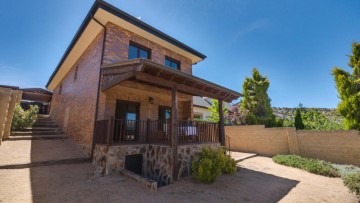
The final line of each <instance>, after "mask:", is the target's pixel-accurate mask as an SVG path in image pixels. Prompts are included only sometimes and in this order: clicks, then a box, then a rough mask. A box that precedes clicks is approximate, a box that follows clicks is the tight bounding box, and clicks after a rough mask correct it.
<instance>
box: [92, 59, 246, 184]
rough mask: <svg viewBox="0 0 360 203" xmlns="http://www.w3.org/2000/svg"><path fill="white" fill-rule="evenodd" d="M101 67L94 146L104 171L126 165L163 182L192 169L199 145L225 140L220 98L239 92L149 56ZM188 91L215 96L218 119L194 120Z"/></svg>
mask: <svg viewBox="0 0 360 203" xmlns="http://www.w3.org/2000/svg"><path fill="white" fill-rule="evenodd" d="M101 71H102V72H101V76H102V79H101V91H100V92H99V104H98V109H97V112H96V113H97V114H96V115H97V118H96V122H95V130H94V150H93V151H94V157H95V158H94V160H95V161H97V162H99V161H101V160H105V161H106V167H105V168H106V170H107V171H106V173H111V172H112V171H121V170H123V169H125V170H130V171H132V172H134V173H137V174H139V175H141V176H144V177H147V178H150V179H152V180H155V181H157V183H158V186H162V185H167V184H169V183H172V182H173V181H174V180H177V179H179V178H180V177H182V176H188V175H190V173H191V161H192V160H193V159H196V157H197V156H198V154H199V152H200V151H201V149H202V148H203V147H214V148H217V147H219V146H220V144H222V145H224V144H225V135H224V125H223V123H224V121H223V109H222V108H223V102H224V101H225V102H231V101H232V100H234V99H237V98H238V97H239V96H240V93H237V92H235V91H232V90H229V89H227V88H224V87H221V86H219V85H217V84H214V83H211V82H209V81H206V80H203V79H201V78H197V77H195V76H193V75H191V74H187V73H184V72H182V71H181V70H174V69H171V68H169V67H166V66H164V65H161V64H158V63H155V62H153V61H150V60H147V59H133V60H129V61H125V62H121V63H115V64H110V65H105V66H102V69H101ZM192 96H206V97H210V98H214V99H217V100H218V101H219V118H220V121H219V122H216V123H215V122H205V121H194V120H193V112H192ZM104 157H105V158H104ZM127 166H128V168H127ZM130 166H131V167H133V166H134V167H135V166H136V169H132V168H131V167H130Z"/></svg>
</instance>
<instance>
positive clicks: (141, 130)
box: [95, 118, 219, 146]
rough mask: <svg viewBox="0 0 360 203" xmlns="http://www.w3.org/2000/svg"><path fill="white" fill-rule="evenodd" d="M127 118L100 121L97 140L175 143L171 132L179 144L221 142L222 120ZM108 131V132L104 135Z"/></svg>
mask: <svg viewBox="0 0 360 203" xmlns="http://www.w3.org/2000/svg"><path fill="white" fill-rule="evenodd" d="M171 123H172V122H171V121H169V120H150V119H148V120H146V121H143V120H123V119H114V118H110V119H108V120H100V121H97V122H96V131H95V142H96V143H97V144H103V145H108V146H109V145H128V144H161V145H171V143H172V142H173V141H172V137H171V132H173V131H175V133H176V136H175V139H176V140H174V141H175V142H176V143H177V144H178V145H186V144H200V143H218V142H219V136H218V135H219V124H218V123H215V122H204V121H189V120H186V121H177V122H176V125H175V129H174V130H173V129H172V128H174V126H172V125H171ZM104 135H105V136H104Z"/></svg>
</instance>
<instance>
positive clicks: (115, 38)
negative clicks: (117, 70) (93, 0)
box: [104, 23, 192, 74]
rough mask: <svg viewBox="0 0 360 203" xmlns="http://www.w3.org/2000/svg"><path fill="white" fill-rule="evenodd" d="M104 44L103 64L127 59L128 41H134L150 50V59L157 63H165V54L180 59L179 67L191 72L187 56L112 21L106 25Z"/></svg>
mask: <svg viewBox="0 0 360 203" xmlns="http://www.w3.org/2000/svg"><path fill="white" fill-rule="evenodd" d="M106 30H107V31H106V33H107V35H106V44H105V55H104V64H111V63H116V62H122V61H127V60H128V49H129V42H130V41H132V42H135V43H137V44H140V45H142V46H144V47H146V48H149V49H150V50H151V60H152V61H155V62H157V63H159V64H165V56H168V57H171V58H173V59H175V60H177V61H180V69H181V71H183V72H186V73H189V74H192V64H191V60H190V59H189V58H186V57H184V56H182V55H180V54H177V53H175V52H173V51H171V50H169V49H166V48H165V47H162V46H160V45H158V44H156V43H154V42H151V41H149V40H147V39H145V38H143V37H141V36H139V35H137V34H134V33H132V32H130V31H128V30H126V29H124V28H121V27H118V26H116V25H114V24H112V23H108V24H107V25H106Z"/></svg>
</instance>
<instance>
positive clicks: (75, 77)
mask: <svg viewBox="0 0 360 203" xmlns="http://www.w3.org/2000/svg"><path fill="white" fill-rule="evenodd" d="M78 72H79V65H77V66H76V67H75V72H74V81H76V80H77V78H78Z"/></svg>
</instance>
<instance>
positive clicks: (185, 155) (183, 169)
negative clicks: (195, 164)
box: [177, 143, 220, 180]
mask: <svg viewBox="0 0 360 203" xmlns="http://www.w3.org/2000/svg"><path fill="white" fill-rule="evenodd" d="M204 147H210V148H219V147H220V143H206V144H191V145H181V146H179V147H178V167H179V170H177V171H178V174H177V178H178V180H180V178H181V177H186V176H190V175H191V162H192V161H193V160H194V159H195V160H196V159H198V158H199V153H200V152H201V150H202V148H204Z"/></svg>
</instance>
